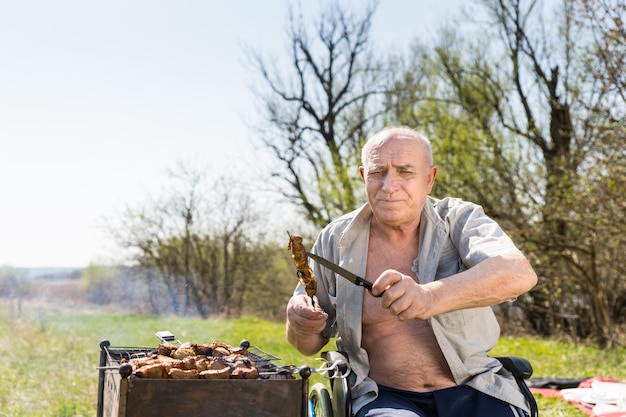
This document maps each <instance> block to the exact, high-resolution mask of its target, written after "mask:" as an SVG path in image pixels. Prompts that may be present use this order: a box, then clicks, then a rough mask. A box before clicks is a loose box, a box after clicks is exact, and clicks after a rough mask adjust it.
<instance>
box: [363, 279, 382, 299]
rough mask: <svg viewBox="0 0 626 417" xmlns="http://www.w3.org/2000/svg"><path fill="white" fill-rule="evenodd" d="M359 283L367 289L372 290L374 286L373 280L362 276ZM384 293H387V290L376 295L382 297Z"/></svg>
mask: <svg viewBox="0 0 626 417" xmlns="http://www.w3.org/2000/svg"><path fill="white" fill-rule="evenodd" d="M359 285H360V286H361V287H363V288H365V289H367V290H370V292H371V291H372V286H373V284H372V283H371V282H369V281H368V280H366V279H363V278H360V277H359ZM384 293H385V291H383V292H381V293H380V294H378V295H377V296H376V298H380V297H382V296H383V294H384Z"/></svg>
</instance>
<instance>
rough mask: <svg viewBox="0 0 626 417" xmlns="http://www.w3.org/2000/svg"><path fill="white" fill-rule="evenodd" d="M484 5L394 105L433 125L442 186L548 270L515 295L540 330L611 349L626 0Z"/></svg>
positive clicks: (448, 36)
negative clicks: (553, 7) (551, 7)
mask: <svg viewBox="0 0 626 417" xmlns="http://www.w3.org/2000/svg"><path fill="white" fill-rule="evenodd" d="M480 3H481V4H482V5H483V6H484V10H486V11H487V12H488V14H487V20H483V21H477V22H474V24H476V25H478V26H474V28H477V32H476V33H473V34H472V36H468V33H467V32H458V31H456V30H449V31H448V32H446V33H444V36H442V38H441V41H440V42H439V43H438V44H437V45H436V47H435V49H434V54H431V53H430V50H429V49H428V48H426V47H422V48H421V49H416V50H415V51H416V56H419V57H420V58H422V59H423V60H424V61H423V62H420V63H419V65H415V66H414V67H413V68H417V69H418V70H419V72H417V74H416V73H415V72H414V73H412V74H409V75H404V78H403V79H400V80H399V81H398V88H396V89H395V90H394V95H393V96H392V97H391V98H390V102H391V103H393V104H395V105H396V107H395V108H394V107H392V109H394V114H395V115H396V117H399V118H404V119H403V120H409V121H410V120H413V121H414V123H417V122H418V121H421V123H422V124H423V125H424V127H425V128H426V129H427V130H430V131H431V132H434V133H435V138H436V140H435V143H434V146H435V148H436V150H437V151H438V152H436V153H437V155H438V156H439V155H441V157H442V158H443V163H444V164H446V165H445V166H444V167H443V168H444V169H442V172H445V171H446V170H450V171H452V172H453V174H452V175H451V176H448V177H446V176H442V178H440V185H439V186H440V187H441V188H440V190H442V189H443V190H444V191H448V190H449V191H453V190H454V191H460V192H461V196H463V197H469V198H471V199H473V200H477V202H479V203H481V204H483V205H484V206H485V209H486V211H488V212H489V214H491V215H492V216H493V217H496V218H498V219H499V220H500V221H502V222H503V224H504V225H505V228H506V230H507V231H509V232H510V233H511V234H513V235H514V237H515V240H516V241H518V242H520V243H521V244H522V245H523V246H524V249H525V250H526V252H527V253H528V254H529V256H530V257H531V259H532V261H533V264H534V266H535V268H536V269H537V271H538V272H539V274H540V276H541V279H540V283H539V285H538V286H537V287H536V288H535V289H534V290H533V291H532V292H531V294H530V296H529V297H526V298H525V300H524V301H526V302H525V303H521V304H520V305H521V306H522V307H524V308H526V309H527V310H526V313H527V317H528V318H529V320H530V321H531V322H532V323H533V326H534V327H535V329H536V330H538V331H540V332H543V333H546V334H552V333H555V332H566V333H569V334H571V335H574V336H579V337H585V338H593V339H594V340H596V341H597V342H598V343H599V344H600V345H603V346H606V345H611V344H613V343H615V335H614V332H613V331H612V330H611V329H613V328H614V324H615V323H616V322H617V321H618V317H619V316H616V315H615V313H614V311H621V310H620V308H621V307H620V304H619V303H620V301H619V300H620V296H619V294H622V293H623V292H624V291H625V288H624V284H623V283H622V282H621V281H620V280H619V277H621V276H622V275H621V271H623V267H619V266H617V265H615V263H614V262H608V261H609V259H610V258H611V256H610V253H613V254H614V253H619V252H620V251H623V250H624V243H623V242H622V241H621V240H619V239H616V238H615V236H616V235H618V234H619V233H624V232H626V230H624V228H623V227H620V226H619V225H620V224H622V225H623V223H622V217H623V216H620V215H616V214H615V213H612V210H616V209H617V206H619V203H617V205H616V204H614V203H613V202H612V200H611V199H612V198H614V196H615V194H614V192H615V188H614V187H613V186H609V184H610V183H611V182H609V183H607V179H608V178H609V177H608V175H611V177H612V181H614V182H613V183H620V182H621V181H622V180H623V177H621V175H622V173H621V171H620V170H619V169H616V165H615V164H616V163H618V164H619V163H623V160H624V155H626V153H625V150H626V148H625V146H626V145H625V144H626V141H625V140H624V138H625V135H624V126H623V120H624V115H625V113H624V99H623V91H624V90H623V80H624V79H623V66H624V61H623V59H622V57H623V56H624V53H625V52H626V50H625V48H624V41H623V39H624V30H623V28H624V26H623V25H624V21H623V11H624V6H623V2H622V3H619V4H613V5H612V6H608V4H609V2H608V1H602V2H594V1H590V2H588V1H583V0H578V1H575V0H565V1H563V2H562V3H560V8H559V9H558V13H557V14H551V13H548V14H546V13H545V12H544V10H543V9H542V8H541V7H542V6H544V5H545V3H544V2H541V1H538V0H482V1H480ZM596 3H598V4H596ZM600 3H601V6H602V7H597V6H599V5H600ZM590 6H591V8H590ZM481 16H482V15H481ZM555 16H556V18H558V19H556V18H555ZM594 35H595V36H594ZM615 57H617V58H616V59H614V58H615ZM404 87H407V88H404ZM398 91H402V92H403V95H401V96H400V95H398V94H397V93H396V92H398ZM407 91H409V92H410V93H412V96H411V95H408V94H407ZM403 103H404V104H403ZM407 106H408V109H407ZM452 177H454V178H460V180H454V179H453V178H452ZM456 194H458V193H456ZM607 200H608V201H611V202H610V203H609V202H608V201H607ZM607 224H610V225H611V226H610V227H607V226H606V225H607ZM599 259H602V262H599ZM611 289H613V290H611ZM616 290H617V291H616ZM615 293H616V294H618V295H615ZM623 298H624V297H623V296H622V297H621V299H622V300H623ZM621 302H622V303H623V301H621Z"/></svg>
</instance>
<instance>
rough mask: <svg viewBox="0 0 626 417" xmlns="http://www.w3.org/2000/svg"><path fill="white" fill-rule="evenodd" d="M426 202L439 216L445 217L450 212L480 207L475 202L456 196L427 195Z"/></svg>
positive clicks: (460, 211)
mask: <svg viewBox="0 0 626 417" xmlns="http://www.w3.org/2000/svg"><path fill="white" fill-rule="evenodd" d="M427 204H429V205H430V207H431V208H432V209H433V210H434V211H435V212H436V213H437V214H438V215H439V217H441V218H445V217H447V216H448V215H449V214H451V213H462V212H467V211H468V210H475V209H476V208H480V206H479V205H478V204H476V203H472V202H471V201H467V200H463V199H461V198H457V197H445V198H441V199H439V198H435V197H430V196H429V197H428V200H427Z"/></svg>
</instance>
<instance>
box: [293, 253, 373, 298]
mask: <svg viewBox="0 0 626 417" xmlns="http://www.w3.org/2000/svg"><path fill="white" fill-rule="evenodd" d="M305 253H306V254H307V256H309V257H310V258H311V259H313V260H314V261H315V262H317V263H319V264H320V265H323V266H325V267H326V268H328V269H330V270H331V271H333V272H335V273H337V274H339V275H341V276H342V277H344V278H345V279H347V280H348V281H350V282H351V283H353V284H355V285H358V286H359V287H364V288H366V289H368V290H370V291H371V290H372V283H371V282H369V281H368V280H366V279H363V278H361V277H360V276H358V275H356V274H353V273H352V272H350V271H348V270H347V269H345V268H342V267H340V266H339V265H337V264H334V263H332V262H331V261H329V260H328V259H326V258H322V257H321V256H318V255H316V254H314V253H309V252H305ZM383 292H384V291H383ZM382 295H383V294H382V293H381V294H379V295H378V296H377V297H382Z"/></svg>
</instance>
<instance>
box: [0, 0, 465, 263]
mask: <svg viewBox="0 0 626 417" xmlns="http://www.w3.org/2000/svg"><path fill="white" fill-rule="evenodd" d="M303 3H305V6H306V7H305V10H308V11H309V13H307V15H309V16H310V17H311V18H312V19H313V18H316V17H317V16H318V14H317V13H316V10H317V6H316V4H318V3H320V2H318V1H313V0H311V1H303ZM364 3H365V2H364V1H363V2H360V1H357V0H353V4H355V5H356V4H358V5H361V4H364ZM463 3H464V1H463V0H439V1H436V2H434V1H431V0H382V1H381V2H380V4H379V7H378V10H377V12H376V14H375V18H374V27H373V30H372V39H373V41H374V43H375V44H376V45H377V46H380V47H393V46H395V47H398V48H406V47H407V46H408V45H409V44H410V42H411V40H413V39H414V38H415V37H417V36H425V35H426V34H427V33H428V31H435V30H437V28H438V27H439V24H441V23H442V22H443V21H444V20H445V19H447V18H448V17H449V16H450V15H451V14H453V13H456V12H458V8H459V7H460V5H461V4H463ZM288 4H289V2H288V1H287V0H262V1H255V0H247V1H246V0H229V1H223V0H107V1H95V0H94V1H92V0H55V1H46V0H19V1H3V2H0V266H2V265H9V266H14V267H84V266H87V265H88V264H89V262H91V261H101V260H103V259H108V257H109V254H110V250H111V248H110V247H108V246H107V245H108V244H106V243H105V238H104V237H103V235H102V233H101V231H100V230H99V229H98V228H97V227H96V223H97V219H98V218H99V217H101V216H102V215H103V214H106V213H107V212H111V211H114V210H117V209H119V208H120V207H121V206H125V205H127V204H129V203H131V202H132V201H135V200H137V199H139V200H140V199H141V198H142V196H145V195H146V194H147V193H154V192H155V191H156V190H158V189H159V188H160V187H161V186H162V184H163V182H164V170H165V169H166V168H171V167H172V166H173V165H174V164H175V163H176V162H177V161H181V160H187V159H190V158H193V159H194V160H197V161H200V162H201V163H202V165H203V166H204V165H210V166H211V167H213V169H215V171H216V172H219V171H220V170H228V169H233V168H234V167H236V166H239V165H237V164H241V162H242V161H245V160H246V159H247V158H251V157H253V155H254V145H253V144H252V143H253V142H252V135H253V132H252V131H251V130H250V127H249V126H248V125H247V124H246V123H245V120H249V119H252V120H253V119H254V117H255V107H254V104H255V101H254V97H253V93H252V92H251V90H250V86H251V84H252V82H253V80H254V78H255V73H254V72H253V71H252V70H251V69H250V68H249V67H248V66H246V65H245V53H244V51H243V49H242V45H246V46H247V47H249V48H251V49H252V50H255V51H257V52H262V53H263V54H266V55H275V56H285V54H286V52H285V51H286V43H287V40H288V39H287V37H286V35H285V26H286V21H287V10H288ZM244 169H245V168H244Z"/></svg>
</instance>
